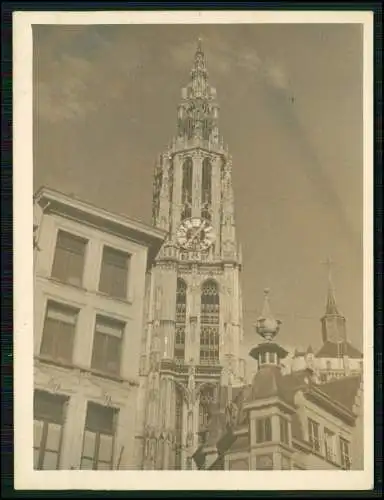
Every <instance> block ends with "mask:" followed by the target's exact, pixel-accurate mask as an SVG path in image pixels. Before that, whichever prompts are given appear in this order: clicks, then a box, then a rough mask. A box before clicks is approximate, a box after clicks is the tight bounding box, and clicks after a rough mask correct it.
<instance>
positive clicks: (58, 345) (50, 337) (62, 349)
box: [40, 301, 79, 363]
mask: <svg viewBox="0 0 384 500" xmlns="http://www.w3.org/2000/svg"><path fill="white" fill-rule="evenodd" d="M78 313H79V310H78V309H74V308H72V307H69V306H67V305H64V304H59V303H56V302H53V301H49V302H48V303H47V310H46V315H45V321H44V329H43V335H42V341H41V347H40V354H41V355H42V356H46V357H49V358H51V359H53V360H56V361H59V362H63V363H70V362H72V355H73V346H74V340H75V332H76V323H77V316H78Z"/></svg>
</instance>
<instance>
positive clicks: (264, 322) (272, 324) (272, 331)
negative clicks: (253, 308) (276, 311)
mask: <svg viewBox="0 0 384 500" xmlns="http://www.w3.org/2000/svg"><path fill="white" fill-rule="evenodd" d="M269 292H270V290H269V288H266V289H265V290H264V305H263V310H262V312H261V316H260V317H259V318H258V319H257V321H256V324H255V329H256V332H257V333H258V334H259V335H261V337H263V338H264V340H267V341H271V340H272V339H273V338H274V337H276V335H277V334H278V333H279V330H280V325H281V321H280V320H278V319H275V318H274V316H273V314H272V312H271V308H270V305H269Z"/></svg>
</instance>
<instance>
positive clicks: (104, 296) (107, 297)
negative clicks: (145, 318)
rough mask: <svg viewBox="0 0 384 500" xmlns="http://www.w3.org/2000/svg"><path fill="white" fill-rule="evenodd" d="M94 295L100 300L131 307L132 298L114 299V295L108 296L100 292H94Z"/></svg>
mask: <svg viewBox="0 0 384 500" xmlns="http://www.w3.org/2000/svg"><path fill="white" fill-rule="evenodd" d="M96 295H97V296H99V297H100V298H103V299H108V300H113V301H114V302H121V303H122V304H125V305H127V304H128V305H132V304H133V298H132V297H126V298H123V297H115V296H114V295H109V294H108V293H105V292H101V291H100V290H96Z"/></svg>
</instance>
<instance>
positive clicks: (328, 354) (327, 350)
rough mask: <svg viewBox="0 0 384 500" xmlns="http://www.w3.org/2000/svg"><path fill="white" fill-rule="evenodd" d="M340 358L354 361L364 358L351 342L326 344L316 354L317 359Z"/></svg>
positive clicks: (328, 342)
mask: <svg viewBox="0 0 384 500" xmlns="http://www.w3.org/2000/svg"><path fill="white" fill-rule="evenodd" d="M339 356H348V357H349V358H353V359H360V358H362V357H363V355H362V353H361V352H360V351H359V350H358V349H356V347H353V345H352V344H350V343H349V342H340V343H338V342H330V341H327V342H325V343H324V344H323V345H322V347H321V348H320V350H319V351H318V352H317V353H316V358H337V357H339Z"/></svg>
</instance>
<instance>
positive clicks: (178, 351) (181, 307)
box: [174, 278, 187, 362]
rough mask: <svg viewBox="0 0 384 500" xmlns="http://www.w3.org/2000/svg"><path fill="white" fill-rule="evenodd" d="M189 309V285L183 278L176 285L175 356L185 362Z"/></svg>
mask: <svg viewBox="0 0 384 500" xmlns="http://www.w3.org/2000/svg"><path fill="white" fill-rule="evenodd" d="M186 310H187V285H186V283H185V281H184V280H182V279H181V278H178V279H177V285H176V334H175V348H174V357H175V359H176V360H178V361H181V362H184V353H185V319H186Z"/></svg>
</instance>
